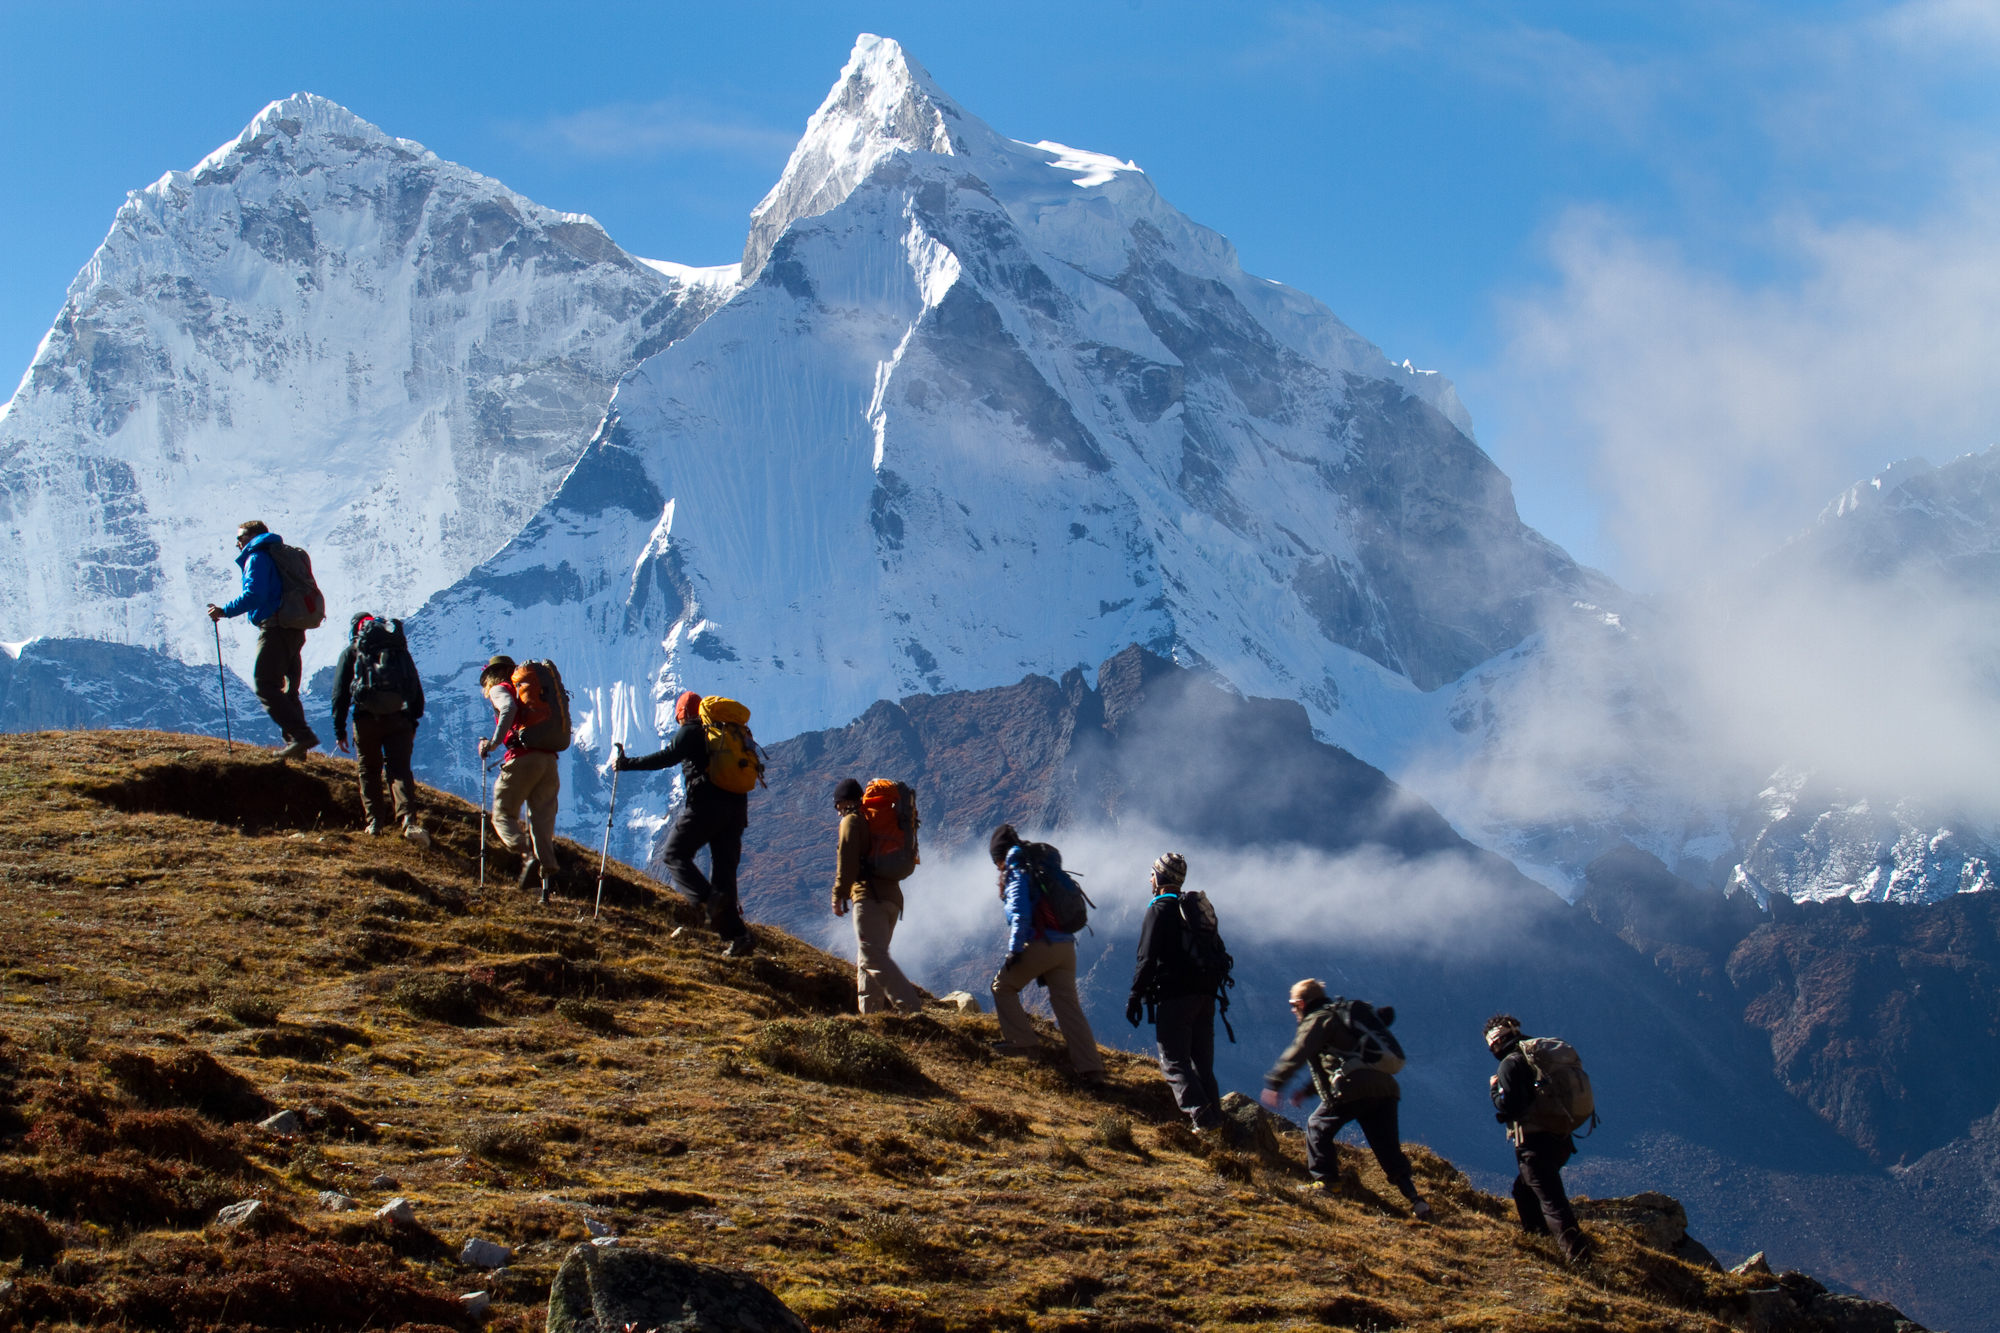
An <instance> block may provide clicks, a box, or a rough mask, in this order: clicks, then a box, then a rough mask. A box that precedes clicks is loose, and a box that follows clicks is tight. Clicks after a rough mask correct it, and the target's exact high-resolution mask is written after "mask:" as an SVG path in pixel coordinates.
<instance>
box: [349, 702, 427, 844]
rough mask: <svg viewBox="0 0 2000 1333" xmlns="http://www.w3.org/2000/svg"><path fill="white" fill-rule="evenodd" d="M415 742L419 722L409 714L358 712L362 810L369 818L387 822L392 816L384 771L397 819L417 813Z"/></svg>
mask: <svg viewBox="0 0 2000 1333" xmlns="http://www.w3.org/2000/svg"><path fill="white" fill-rule="evenodd" d="M416 743H417V724H416V723H415V722H413V721H411V720H410V715H409V714H408V713H390V714H388V715H387V716H386V717H378V716H376V715H375V714H373V713H361V712H357V713H355V715H354V756H355V758H357V759H359V760H360V761H361V813H362V814H364V815H366V816H367V817H368V818H369V819H370V820H374V821H378V822H380V823H384V824H386V823H388V822H389V819H390V810H391V808H392V807H391V806H390V804H389V801H387V800H385V799H384V798H383V791H382V777H383V773H384V771H385V770H386V771H387V774H388V778H389V795H390V797H391V798H392V799H393V800H394V802H395V804H394V807H393V808H394V811H395V818H397V819H408V818H409V817H410V816H411V815H414V814H416V813H417V779H416V775H415V774H413V773H412V772H411V771H410V751H411V749H412V748H414V747H415V745H416Z"/></svg>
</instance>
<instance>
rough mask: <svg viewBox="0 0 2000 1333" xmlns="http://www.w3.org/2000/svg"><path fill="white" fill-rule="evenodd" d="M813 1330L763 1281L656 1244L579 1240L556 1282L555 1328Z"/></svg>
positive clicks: (744, 1332) (587, 1331)
mask: <svg viewBox="0 0 2000 1333" xmlns="http://www.w3.org/2000/svg"><path fill="white" fill-rule="evenodd" d="M627 1325H632V1326H636V1327H638V1328H644V1329H658V1330H659V1331H660V1333H697V1331H698V1333H806V1326H805V1322H804V1321H803V1320H801V1319H800V1318H799V1317H798V1316H797V1315H795V1314H793V1313H792V1312H791V1311H790V1310H789V1309H787V1308H786V1307H785V1304H784V1302H783V1301H780V1300H779V1299H778V1298H777V1297H776V1296H773V1295H772V1294H771V1293H770V1291H768V1290H767V1289H766V1288H764V1287H763V1286H761V1285H759V1284H758V1283H756V1282H754V1281H752V1280H751V1279H749V1278H747V1277H744V1276H742V1275H741V1274H738V1273H731V1272H729V1271H727V1270H726V1269H721V1268H712V1267H710V1266H709V1265H707V1264H691V1263H688V1262H686V1261H685V1260H682V1259H675V1258H673V1257H672V1256H670V1255H666V1254H662V1253H660V1252H658V1251H657V1250H643V1249H632V1248H630V1247H629V1246H617V1247H613V1248H599V1247H598V1246H596V1245H578V1246H576V1247H575V1248H573V1249H571V1250H570V1252H569V1254H568V1255H567V1256H566V1257H565V1258H564V1259H563V1262H562V1268H561V1269H560V1270H558V1271H557V1273H556V1279H555V1282H554V1284H553V1285H552V1286H551V1287H550V1288H549V1320H548V1333H623V1330H624V1329H625V1328H626V1326H627Z"/></svg>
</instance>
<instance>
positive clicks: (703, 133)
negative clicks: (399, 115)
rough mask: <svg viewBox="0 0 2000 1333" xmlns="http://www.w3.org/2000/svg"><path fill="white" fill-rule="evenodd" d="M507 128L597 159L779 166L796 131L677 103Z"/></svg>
mask: <svg viewBox="0 0 2000 1333" xmlns="http://www.w3.org/2000/svg"><path fill="white" fill-rule="evenodd" d="M507 129H508V132H509V133H510V134H511V135H512V137H513V138H514V139H515V140H516V141H517V142H519V143H521V144H522V145H524V146H526V147H528V148H532V149H535V150H537V151H541V152H548V153H560V154H566V155H572V156H577V157H587V158H596V159H608V158H640V159H645V158H659V157H668V156H674V155H679V154H688V153H708V154H721V155H727V156H744V157H755V158H773V159H775V160H777V161H779V162H782V161H783V160H784V158H785V156H786V154H788V153H790V152H791V150H792V146H793V144H794V143H795V142H796V141H797V138H798V135H797V133H796V132H793V133H787V132H785V131H783V130H777V129H772V128H771V127H769V126H765V125H758V124H754V123H751V122H748V121H745V120H741V119H737V118H732V117H729V116H726V115H718V114H716V113H715V112H713V111H710V110H707V109H705V108H701V107H695V106H690V105H687V104H684V103H681V102H677V101H661V102H644V103H640V102H618V103H613V104H610V105H607V106H599V107H587V108H585V109H583V110H581V111H573V112H570V113H568V114H566V115H559V116H550V117H548V118H546V119H544V120H540V121H534V122H520V123H515V124H512V125H510V126H508V127H507Z"/></svg>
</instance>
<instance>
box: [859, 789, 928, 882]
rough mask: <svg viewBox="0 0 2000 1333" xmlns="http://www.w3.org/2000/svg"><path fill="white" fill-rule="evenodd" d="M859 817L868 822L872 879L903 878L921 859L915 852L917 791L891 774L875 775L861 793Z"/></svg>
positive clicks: (918, 823)
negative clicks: (884, 775)
mask: <svg viewBox="0 0 2000 1333" xmlns="http://www.w3.org/2000/svg"><path fill="white" fill-rule="evenodd" d="M861 817H862V819H864V820H866V821H867V823H868V844H869V845H868V857H867V862H866V865H865V866H864V867H863V868H864V869H865V870H866V872H867V874H868V876H869V878H871V879H893V880H898V881H901V880H905V879H908V878H909V877H910V875H911V874H912V873H913V872H914V871H915V870H916V868H917V865H918V863H919V862H920V861H921V860H922V858H921V857H919V856H918V855H917V829H918V827H919V826H920V825H921V824H922V823H923V821H922V820H921V819H919V818H918V817H917V794H916V793H915V792H914V791H911V790H910V788H909V786H908V785H907V784H905V783H901V782H897V781H896V780H894V779H893V778H876V779H874V780H873V781H872V782H870V783H869V784H868V786H867V787H866V788H864V789H863V790H862V793H861Z"/></svg>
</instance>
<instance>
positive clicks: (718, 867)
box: [660, 802, 750, 940]
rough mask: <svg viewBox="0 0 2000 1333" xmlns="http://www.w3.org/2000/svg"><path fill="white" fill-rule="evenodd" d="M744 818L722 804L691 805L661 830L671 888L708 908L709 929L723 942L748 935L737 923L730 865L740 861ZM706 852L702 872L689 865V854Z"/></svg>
mask: <svg viewBox="0 0 2000 1333" xmlns="http://www.w3.org/2000/svg"><path fill="white" fill-rule="evenodd" d="M744 822H745V821H744V816H743V814H742V813H741V812H740V811H737V810H734V809H731V808H730V807H729V806H727V805H723V804H720V803H716V804H707V803H703V804H699V805H697V804H694V803H693V802H690V803H688V804H686V805H683V806H682V807H681V812H680V814H679V815H678V816H677V817H676V818H675V819H674V826H673V827H672V828H670V829H668V830H667V843H666V846H664V847H662V848H661V849H660V859H661V860H662V861H664V862H665V863H666V866H667V874H668V875H669V876H670V877H671V878H672V879H673V881H674V887H675V888H677V889H679V890H680V891H681V892H682V893H685V894H686V895H687V896H688V897H690V898H692V899H694V900H695V901H696V902H698V903H700V904H701V905H702V906H704V907H706V908H707V909H708V925H709V929H711V930H713V931H714V932H715V933H716V934H718V935H720V936H722V938H723V939H725V940H734V939H740V938H742V937H743V936H744V935H747V934H749V933H750V928H749V927H748V926H746V925H744V924H743V909H742V908H741V907H739V906H738V905H737V902H736V867H737V866H738V865H740V864H741V863H742V860H743V825H744ZM704 847H706V848H708V874H706V875H704V874H702V873H701V867H700V866H698V865H696V864H695V862H694V854H695V853H696V852H698V851H700V850H701V849H702V848H704Z"/></svg>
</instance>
